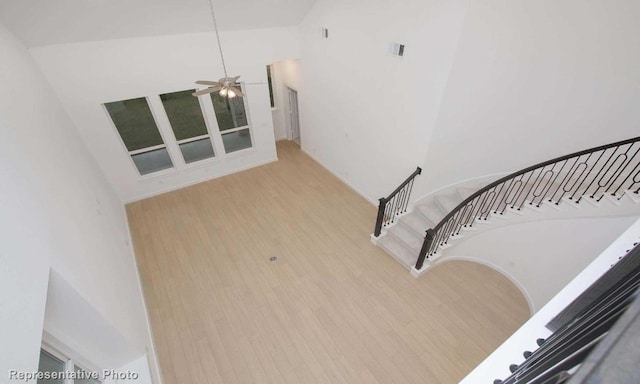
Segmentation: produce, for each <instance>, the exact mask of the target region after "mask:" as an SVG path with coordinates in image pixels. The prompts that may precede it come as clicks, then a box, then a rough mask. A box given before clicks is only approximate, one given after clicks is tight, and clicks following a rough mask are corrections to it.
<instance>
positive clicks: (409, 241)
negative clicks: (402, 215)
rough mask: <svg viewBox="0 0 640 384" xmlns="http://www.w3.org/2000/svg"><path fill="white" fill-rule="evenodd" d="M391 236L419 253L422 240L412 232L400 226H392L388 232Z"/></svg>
mask: <svg viewBox="0 0 640 384" xmlns="http://www.w3.org/2000/svg"><path fill="white" fill-rule="evenodd" d="M388 231H389V232H390V233H391V234H393V236H395V237H396V238H397V239H398V240H400V241H402V242H403V243H405V245H407V246H408V247H409V248H411V249H413V250H415V251H420V247H421V246H422V239H423V238H424V237H423V238H421V237H420V236H418V235H417V234H416V233H415V232H413V231H412V230H409V229H407V228H405V227H403V226H401V225H394V226H393V227H391V228H389V230H388Z"/></svg>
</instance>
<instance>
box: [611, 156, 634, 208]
mask: <svg viewBox="0 0 640 384" xmlns="http://www.w3.org/2000/svg"><path fill="white" fill-rule="evenodd" d="M638 150H639V151H640V148H638ZM636 153H637V152H636ZM634 157H635V155H634ZM629 164H631V162H629ZM639 166H640V162H636V165H635V166H634V167H633V169H632V170H631V171H629V174H628V175H627V177H625V178H624V180H623V181H622V182H621V183H620V185H619V186H618V188H617V189H616V190H615V191H613V193H612V194H613V195H616V194H617V193H618V191H620V189H623V188H624V184H625V183H626V182H627V181H628V180H629V178H631V177H632V176H633V172H635V171H636V169H638V167H639ZM632 181H633V179H632ZM632 186H633V184H631V185H630V186H629V189H631V187H632ZM621 198H622V195H621V196H620V197H619V198H618V200H620V199H621Z"/></svg>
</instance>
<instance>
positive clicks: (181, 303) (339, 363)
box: [127, 142, 528, 384]
mask: <svg viewBox="0 0 640 384" xmlns="http://www.w3.org/2000/svg"><path fill="white" fill-rule="evenodd" d="M278 155H279V158H280V161H278V162H277V163H273V164H270V165H266V166H262V167H259V168H255V169H252V170H249V171H245V172H242V173H238V174H234V175H231V176H227V177H223V178H220V179H216V180H212V181H209V182H206V183H202V184H199V185H196V186H193V187H189V188H186V189H182V190H179V191H176V192H172V193H168V194H165V195H161V196H157V197H154V198H150V199H147V200H144V201H140V202H136V203H133V204H130V205H128V206H127V212H128V215H129V220H130V224H131V230H132V234H133V239H134V245H135V251H136V256H137V260H138V263H139V267H140V273H141V275H142V281H143V288H144V292H145V297H146V300H147V305H148V309H149V312H150V317H151V323H152V329H153V332H154V336H155V343H156V347H157V352H158V355H159V359H160V366H161V370H162V375H163V378H164V383H165V384H173V383H303V384H304V383H331V384H333V383H350V384H352V383H380V384H389V383H456V382H458V381H459V380H460V379H461V378H463V377H464V376H465V375H466V374H467V373H468V372H469V371H470V370H471V369H473V368H474V367H475V366H476V365H477V364H478V363H479V362H480V361H482V360H483V359H484V358H485V357H486V356H487V355H488V354H489V353H490V352H491V351H492V350H494V349H495V348H496V347H497V346H498V345H500V343H501V342H502V341H503V340H505V339H506V338H507V337H508V336H509V335H510V334H511V333H513V331H515V330H516V329H517V328H518V327H519V326H520V325H521V324H522V323H523V322H524V321H525V320H526V319H527V318H528V307H527V304H526V302H525V299H524V298H523V296H522V295H521V294H520V292H519V291H518V290H517V288H516V287H515V286H513V285H512V284H511V283H510V282H509V281H508V280H507V279H506V278H504V277H503V276H502V275H500V274H498V273H497V272H494V271H493V270H491V269H489V268H487V267H484V266H482V265H478V264H473V263H468V262H449V263H445V264H442V265H440V266H438V267H436V268H434V269H433V270H432V271H430V272H428V273H427V274H426V275H424V276H423V277H421V278H420V279H415V278H413V277H412V276H411V275H410V274H409V272H408V271H406V270H405V269H403V268H401V267H400V266H399V264H397V263H396V262H395V261H394V260H393V259H392V258H391V257H390V256H388V255H387V254H386V253H385V252H384V251H382V250H381V249H379V248H376V247H375V246H373V244H371V242H370V241H369V234H370V233H371V231H372V229H373V226H374V222H375V216H376V209H375V208H374V207H373V206H371V205H370V204H369V203H368V202H366V201H365V200H363V199H362V198H361V197H359V196H358V195H356V194H355V193H354V192H353V191H351V190H350V189H349V188H348V187H346V186H345V185H344V184H342V183H341V182H340V181H339V180H338V179H336V178H335V177H333V176H332V175H331V174H330V173H329V172H327V171H326V170H324V169H323V168H322V167H320V166H319V165H318V164H317V163H315V162H314V161H313V160H311V159H310V158H309V157H307V156H306V155H304V154H303V153H302V152H301V151H300V150H299V148H298V147H297V146H296V145H295V144H293V143H291V142H278ZM393 187H394V186H393V185H389V189H390V190H391V189H393ZM271 256H276V257H277V258H278V259H277V261H275V262H270V261H269V260H268V259H269V257H271Z"/></svg>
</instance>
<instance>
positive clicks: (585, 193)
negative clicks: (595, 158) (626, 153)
mask: <svg viewBox="0 0 640 384" xmlns="http://www.w3.org/2000/svg"><path fill="white" fill-rule="evenodd" d="M618 148H620V147H615V148H613V151H612V152H611V155H610V156H609V158H608V159H607V160H606V161H605V162H604V164H602V167H600V170H599V171H598V173H596V174H595V176H594V177H593V180H591V183H589V185H588V186H587V188H586V189H585V190H584V193H583V194H582V195H589V197H591V198H594V197H595V193H596V192H597V189H596V191H594V192H593V193H590V192H589V189H590V188H591V186H592V185H593V183H594V182H596V180H597V179H598V176H600V173H602V170H604V168H605V167H606V166H607V164H609V160H611V158H612V157H613V155H615V154H616V152H617V151H618ZM607 150H608V148H607V149H605V150H604V151H603V153H602V154H603V156H604V154H605V152H606V151H607ZM571 198H573V196H571Z"/></svg>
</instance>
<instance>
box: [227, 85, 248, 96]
mask: <svg viewBox="0 0 640 384" xmlns="http://www.w3.org/2000/svg"><path fill="white" fill-rule="evenodd" d="M229 89H230V90H232V91H233V93H235V94H236V96H240V97H244V93H242V91H240V90H239V89H238V88H236V87H229Z"/></svg>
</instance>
